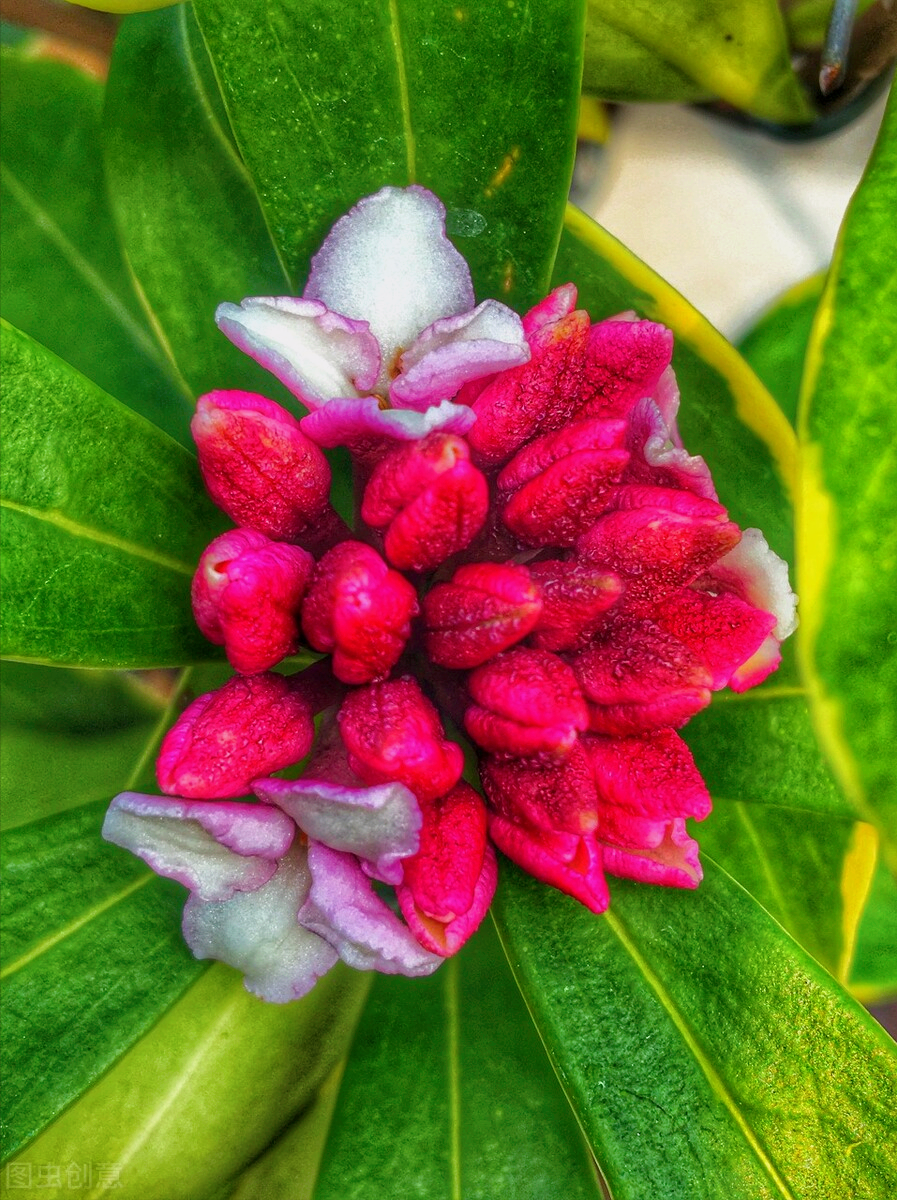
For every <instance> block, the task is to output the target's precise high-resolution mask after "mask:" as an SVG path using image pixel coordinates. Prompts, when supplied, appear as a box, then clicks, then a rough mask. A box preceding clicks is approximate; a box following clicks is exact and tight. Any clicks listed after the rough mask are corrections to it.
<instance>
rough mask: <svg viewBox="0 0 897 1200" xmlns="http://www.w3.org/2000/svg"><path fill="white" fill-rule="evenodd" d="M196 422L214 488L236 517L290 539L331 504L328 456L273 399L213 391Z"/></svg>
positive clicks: (206, 475) (203, 399)
mask: <svg viewBox="0 0 897 1200" xmlns="http://www.w3.org/2000/svg"><path fill="white" fill-rule="evenodd" d="M190 430H191V432H192V434H193V439H194V441H195V442H196V449H197V452H198V454H199V467H200V470H201V471H202V477H203V481H204V482H205V485H206V488H207V489H208V492H209V495H210V496H211V497H212V499H213V500H214V501H215V503H216V504H217V505H218V507H219V508H220V509H222V510H223V511H224V512H226V513H227V515H228V516H229V517H230V518H231V520H232V521H234V522H235V523H236V524H237V525H243V526H245V527H246V528H248V529H256V530H258V531H259V532H260V533H264V534H267V536H268V537H271V538H274V539H276V540H279V541H287V542H291V541H295V540H296V539H297V538H298V537H300V536H301V535H302V534H304V533H305V532H306V530H308V529H309V527H310V526H311V525H313V524H314V523H315V522H317V521H319V520H320V518H321V516H322V514H323V513H324V512H325V511H326V510H327V508H328V506H329V491H330V467H329V465H328V463H327V459H326V458H325V457H324V455H323V454H322V453H321V451H320V450H319V449H318V447H317V446H316V445H315V444H314V442H313V441H312V440H311V438H309V437H307V436H306V435H305V434H304V433H303V432H302V430H301V429H300V428H299V422H298V421H297V420H296V418H295V417H294V416H293V415H292V414H291V413H288V412H287V410H286V409H285V408H281V406H280V405H279V404H275V403H274V401H273V400H267V399H266V398H265V397H264V396H257V395H255V394H254V393H252V392H224V391H222V392H210V393H209V394H208V395H207V396H200V398H199V400H198V401H197V403H196V413H195V415H194V417H193V420H192V422H191V424H190Z"/></svg>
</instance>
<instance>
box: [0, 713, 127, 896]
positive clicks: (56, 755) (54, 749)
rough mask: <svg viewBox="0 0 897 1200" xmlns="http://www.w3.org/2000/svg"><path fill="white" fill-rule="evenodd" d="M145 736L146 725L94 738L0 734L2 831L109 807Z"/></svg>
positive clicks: (30, 731)
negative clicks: (73, 810)
mask: <svg viewBox="0 0 897 1200" xmlns="http://www.w3.org/2000/svg"><path fill="white" fill-rule="evenodd" d="M148 733H149V729H148V728H147V726H146V725H145V724H140V725H134V726H132V727H131V728H130V729H118V730H115V731H114V732H112V733H92V734H85V733H82V734H76V733H49V732H47V731H46V730H43V729H22V728H15V727H13V728H6V729H4V731H3V755H2V758H0V780H2V795H3V807H2V813H3V819H2V827H3V829H4V830H7V829H11V828H14V827H16V826H19V825H23V824H26V823H29V822H31V821H36V820H40V819H41V818H43V817H47V816H52V815H53V814H54V813H60V812H64V811H65V810H67V809H71V808H79V807H80V806H82V805H84V804H90V803H92V802H95V801H97V802H98V801H100V800H105V801H107V802H108V800H109V799H110V798H111V797H112V796H113V795H114V794H115V793H116V792H117V791H120V790H121V788H122V787H123V786H124V781H125V780H126V779H127V778H128V775H129V774H130V770H131V768H132V766H133V764H134V762H135V761H136V760H137V758H138V757H139V755H140V753H141V751H142V750H143V747H144V746H145V745H146V741H147V736H148ZM81 882H82V884H83V880H82V881H81Z"/></svg>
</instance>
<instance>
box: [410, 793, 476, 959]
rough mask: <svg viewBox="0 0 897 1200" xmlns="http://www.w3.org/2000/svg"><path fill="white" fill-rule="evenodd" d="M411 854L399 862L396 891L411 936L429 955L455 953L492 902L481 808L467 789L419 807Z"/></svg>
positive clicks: (474, 796)
mask: <svg viewBox="0 0 897 1200" xmlns="http://www.w3.org/2000/svg"><path fill="white" fill-rule="evenodd" d="M421 809H422V812H423V818H424V823H423V827H422V828H421V831H420V848H419V850H418V852H417V854H415V855H413V856H412V857H411V858H406V859H405V860H404V862H403V864H402V865H403V870H404V878H403V881H402V883H401V885H400V886H399V887H398V888H397V889H396V897H397V898H398V901H399V907H400V908H401V910H402V913H403V915H404V917H405V920H406V921H407V922H408V925H409V926H410V928H411V931H412V933H413V934H414V936H415V937H416V938H417V940H418V941H419V942H420V944H421V945H422V946H423V947H424V948H425V949H426V950H431V951H432V952H433V953H434V954H442V955H449V954H454V953H455V952H456V951H457V950H460V948H461V946H463V944H464V943H465V942H466V941H467V939H468V938H469V937H470V935H471V934H472V933H473V932H474V930H476V928H477V927H478V925H479V924H480V922H481V921H482V919H483V917H484V916H485V915H486V911H487V909H488V908H489V905H490V904H491V902H492V896H493V894H494V892H495V884H496V879H497V868H496V862H495V854H494V852H493V850H492V847H491V846H489V845H488V843H487V840H486V824H487V823H486V805H485V804H484V803H483V799H482V797H481V796H480V795H479V794H478V793H477V792H475V791H474V789H473V788H472V787H471V786H470V785H469V784H467V783H458V784H457V785H456V786H455V787H454V788H452V790H451V791H450V792H449V793H448V794H447V795H445V796H441V797H439V798H438V799H436V800H430V801H428V802H426V803H425V804H422V805H421Z"/></svg>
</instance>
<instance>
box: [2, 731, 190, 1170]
mask: <svg viewBox="0 0 897 1200" xmlns="http://www.w3.org/2000/svg"><path fill="white" fill-rule="evenodd" d="M144 741H145V738H144ZM108 799H109V797H106V798H105V799H104V800H102V801H100V802H99V803H98V804H90V805H87V806H86V807H82V808H78V809H74V810H73V811H71V812H65V813H61V814H60V815H58V816H55V817H49V818H47V819H46V820H43V821H38V822H36V823H33V824H30V825H26V826H23V827H21V828H19V829H16V830H13V831H12V832H9V833H7V834H6V835H5V837H4V878H5V892H6V898H7V903H6V905H5V907H4V912H5V917H4V928H3V956H2V964H3V966H2V976H3V992H4V1030H3V1051H4V1059H5V1062H4V1076H5V1079H6V1085H7V1087H8V1088H9V1092H8V1093H7V1096H8V1100H9V1101H10V1102H9V1103H8V1104H7V1114H6V1120H7V1128H6V1142H7V1153H15V1151H16V1150H17V1149H18V1148H19V1147H20V1146H22V1145H23V1144H24V1143H26V1142H27V1141H29V1140H30V1139H31V1138H32V1137H34V1136H35V1134H37V1133H38V1132H40V1130H41V1129H42V1128H43V1127H44V1126H46V1125H47V1123H48V1122H50V1121H52V1120H53V1119H54V1118H55V1117H56V1116H57V1115H58V1113H60V1112H61V1111H62V1110H63V1109H64V1108H65V1107H66V1106H67V1105H69V1104H70V1103H71V1102H72V1101H73V1100H75V1099H76V1098H77V1097H78V1096H79V1095H80V1094H81V1093H82V1092H83V1091H84V1090H85V1089H86V1088H88V1087H89V1086H90V1085H91V1084H93V1083H94V1082H95V1081H96V1080H97V1079H98V1078H99V1077H100V1075H102V1074H103V1072H104V1071H105V1070H107V1069H108V1067H109V1066H111V1064H112V1063H113V1062H115V1060H116V1059H117V1058H118V1057H119V1056H120V1055H121V1054H122V1053H123V1052H124V1051H125V1050H127V1048H128V1047H129V1046H130V1045H131V1044H132V1043H133V1042H134V1041H135V1039H136V1038H139V1037H140V1036H141V1035H142V1034H143V1033H145V1032H146V1031H147V1030H148V1029H149V1028H150V1027H151V1026H152V1024H153V1023H154V1022H155V1021H156V1019H157V1018H158V1016H159V1014H160V1013H161V1012H164V1011H165V1009H166V1008H167V1007H168V1006H169V1005H170V1004H171V1003H172V1002H173V1001H174V1000H175V999H177V997H178V996H179V995H180V994H181V993H182V992H183V991H184V989H185V988H186V987H187V986H188V985H189V984H190V983H191V982H192V981H193V980H194V979H196V977H197V976H198V975H199V974H200V972H201V971H202V970H204V967H203V966H202V965H201V964H199V963H197V962H196V961H195V960H194V959H193V958H192V957H191V955H190V952H189V950H187V948H186V946H185V945H184V943H183V941H182V939H181V935H180V929H179V912H180V909H181V907H182V905H183V898H184V894H183V889H182V888H179V887H178V886H177V885H176V884H173V883H170V882H169V881H168V880H162V879H156V877H155V876H154V875H153V874H152V872H151V871H149V870H148V869H147V867H146V865H145V864H144V863H143V862H141V861H140V860H139V859H137V858H134V857H132V856H131V855H129V854H126V853H124V852H123V851H120V850H118V849H116V848H114V847H112V846H109V845H107V844H106V843H105V842H102V841H101V840H100V836H99V831H100V826H101V824H102V821H103V815H104V812H105V809H106V806H107V804H108ZM45 1161H46V1160H45ZM57 1161H62V1160H57ZM66 1161H68V1160H66Z"/></svg>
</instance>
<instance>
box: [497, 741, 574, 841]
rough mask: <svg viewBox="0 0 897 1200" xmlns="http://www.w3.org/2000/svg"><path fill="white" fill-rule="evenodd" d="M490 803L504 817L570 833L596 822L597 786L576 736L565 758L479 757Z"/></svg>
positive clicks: (544, 828)
mask: <svg viewBox="0 0 897 1200" xmlns="http://www.w3.org/2000/svg"><path fill="white" fill-rule="evenodd" d="M480 778H481V779H482V781H483V786H484V787H485V789H486V795H487V796H488V797H489V803H490V804H491V805H492V807H493V808H494V809H495V810H496V811H497V812H500V813H501V814H502V816H504V817H507V819H508V820H509V821H515V822H517V823H518V824H521V823H522V824H525V825H530V826H533V827H534V828H536V829H541V830H544V831H545V832H548V833H568V834H573V835H575V836H576V837H581V836H583V835H584V834H588V833H594V831H595V829H596V828H597V825H598V790H597V788H596V787H595V781H594V778H593V774H592V767H591V764H590V762H589V760H588V758H587V757H586V754H585V751H584V750H583V748H582V746H581V745H580V744H579V742H578V741H577V742H576V743H575V744H574V746H573V748H572V750H571V751H570V753H569V754H568V755H567V757H566V758H562V759H541V758H494V757H492V756H489V757H487V758H485V759H483V760H481V762H480Z"/></svg>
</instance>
